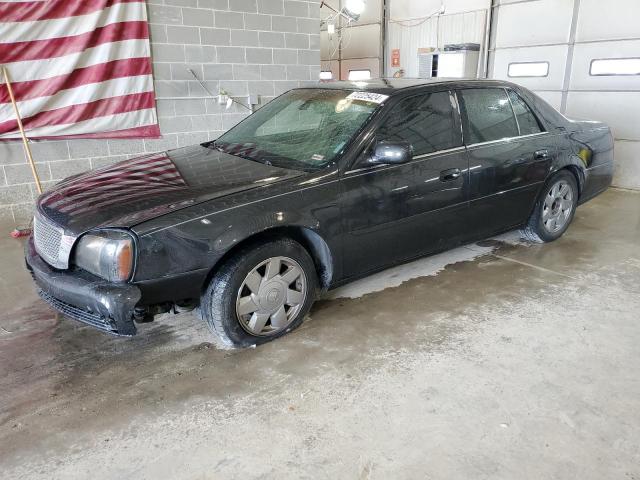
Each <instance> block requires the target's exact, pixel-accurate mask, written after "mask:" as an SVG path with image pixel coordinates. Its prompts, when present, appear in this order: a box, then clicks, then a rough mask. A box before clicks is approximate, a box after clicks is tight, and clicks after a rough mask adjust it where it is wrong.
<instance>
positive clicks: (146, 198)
mask: <svg viewBox="0 0 640 480" xmlns="http://www.w3.org/2000/svg"><path fill="white" fill-rule="evenodd" d="M204 145H206V144H203V145H197V146H192V147H185V148H180V149H177V150H171V151H168V152H163V153H158V154H152V155H147V156H143V157H137V158H132V159H129V160H124V161H122V162H118V163H116V164H114V165H112V166H109V167H106V168H102V169H100V170H94V171H91V172H87V173H83V174H80V175H76V176H74V177H70V178H67V179H65V180H63V181H62V182H60V183H59V184H58V185H56V186H55V187H54V188H53V189H51V190H50V191H48V192H46V193H44V194H43V195H42V196H41V197H40V198H39V200H38V205H37V208H38V210H39V211H40V212H41V213H42V214H44V215H45V216H46V217H48V218H49V219H50V220H52V221H53V222H55V223H56V224H58V225H60V226H62V227H63V228H64V229H65V230H66V231H67V232H69V233H73V234H80V233H83V232H85V231H87V230H90V229H92V228H96V227H132V226H134V225H136V224H138V223H140V222H143V221H145V220H149V219H151V218H154V217H158V216H160V215H164V214H166V213H169V212H172V211H175V210H179V209H182V208H186V207H188V206H191V205H195V204H197V203H201V202H205V201H207V200H212V199H214V198H218V197H222V196H225V195H230V194H233V193H237V192H241V191H246V190H249V189H253V188H258V187H262V186H265V185H269V184H273V183H276V182H280V181H283V180H286V179H291V178H295V177H298V176H302V175H305V173H304V172H300V171H297V170H289V169H284V168H278V167H273V166H269V165H264V164H262V163H258V162H254V161H251V160H246V159H243V158H240V157H236V156H234V155H229V154H227V153H223V152H220V151H218V150H215V149H213V148H208V147H206V146H204Z"/></svg>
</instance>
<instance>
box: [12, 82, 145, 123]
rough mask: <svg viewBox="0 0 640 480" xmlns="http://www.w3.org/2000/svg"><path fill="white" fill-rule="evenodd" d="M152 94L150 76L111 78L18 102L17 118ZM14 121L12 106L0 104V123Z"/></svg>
mask: <svg viewBox="0 0 640 480" xmlns="http://www.w3.org/2000/svg"><path fill="white" fill-rule="evenodd" d="M151 91H153V79H152V77H151V75H136V76H132V77H122V78H114V79H113V80H106V81H104V82H100V83H90V84H87V85H81V86H79V87H76V88H70V89H68V90H60V91H59V92H57V93H56V94H55V95H52V96H50V97H38V98H33V99H31V100H24V101H22V102H18V109H19V111H20V116H21V117H22V118H23V119H25V118H28V117H31V116H32V115H35V114H36V113H40V112H46V111H49V110H56V109H58V108H64V107H70V106H72V105H78V104H82V103H89V102H94V101H96V100H100V99H103V98H112V97H119V96H121V95H131V94H134V93H144V92H151ZM13 119H15V113H14V112H13V105H12V104H10V103H2V104H0V123H1V122H6V121H7V120H13Z"/></svg>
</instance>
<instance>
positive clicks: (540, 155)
mask: <svg viewBox="0 0 640 480" xmlns="http://www.w3.org/2000/svg"><path fill="white" fill-rule="evenodd" d="M545 158H549V150H547V149H544V150H538V151H536V152H535V153H534V154H533V159H534V160H544V159H545Z"/></svg>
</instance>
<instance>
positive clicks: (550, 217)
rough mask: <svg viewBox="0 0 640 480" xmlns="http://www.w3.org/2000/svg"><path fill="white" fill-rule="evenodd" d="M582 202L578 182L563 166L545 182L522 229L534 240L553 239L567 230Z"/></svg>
mask: <svg viewBox="0 0 640 480" xmlns="http://www.w3.org/2000/svg"><path fill="white" fill-rule="evenodd" d="M577 205H578V183H577V182H576V177H575V176H574V175H573V174H572V173H571V172H569V171H568V170H561V171H559V172H558V173H556V174H555V175H554V176H552V177H551V178H550V179H549V180H547V182H546V183H545V185H544V188H543V189H542V192H541V193H540V198H538V200H537V201H536V204H535V206H534V208H533V212H532V213H531V216H530V217H529V220H528V222H527V225H526V226H525V228H524V229H523V231H522V233H523V236H524V237H525V239H527V240H529V241H532V242H538V243H542V242H553V241H554V240H557V239H558V238H560V237H561V236H562V235H563V234H564V232H566V231H567V228H569V225H570V224H571V221H572V220H573V216H574V215H575V213H576V207H577Z"/></svg>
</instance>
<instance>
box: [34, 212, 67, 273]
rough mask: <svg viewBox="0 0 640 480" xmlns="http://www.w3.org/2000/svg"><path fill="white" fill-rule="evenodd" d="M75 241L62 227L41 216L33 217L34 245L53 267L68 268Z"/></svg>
mask: <svg viewBox="0 0 640 480" xmlns="http://www.w3.org/2000/svg"><path fill="white" fill-rule="evenodd" d="M74 241H75V237H71V236H68V235H65V234H64V230H63V229H62V228H61V227H58V226H57V225H54V224H53V223H51V222H49V221H47V220H45V219H44V218H43V217H42V216H41V215H40V214H36V215H35V216H34V217H33V243H34V245H35V247H36V252H38V255H40V256H41V257H42V259H43V260H44V261H45V262H47V263H48V264H49V265H51V266H52V267H55V268H60V269H65V268H68V266H69V254H70V252H71V247H72V246H73V242H74Z"/></svg>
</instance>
